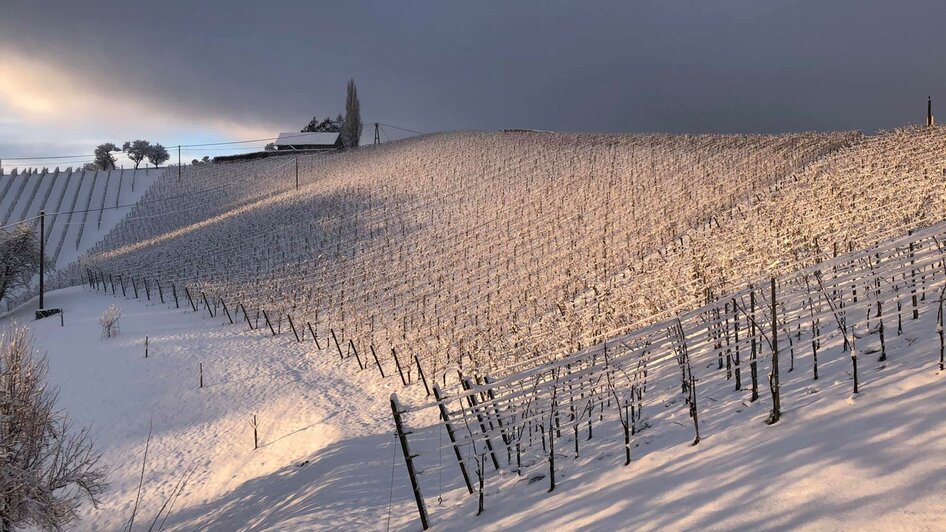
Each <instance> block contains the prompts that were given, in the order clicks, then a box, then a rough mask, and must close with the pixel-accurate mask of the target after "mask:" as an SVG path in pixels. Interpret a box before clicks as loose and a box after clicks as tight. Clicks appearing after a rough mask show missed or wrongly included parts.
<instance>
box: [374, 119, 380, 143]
mask: <svg viewBox="0 0 946 532" xmlns="http://www.w3.org/2000/svg"><path fill="white" fill-rule="evenodd" d="M379 125H380V124H378V123H377V122H375V123H374V144H375V146H377V145H378V144H381V130H380V129H379V128H378V126H379Z"/></svg>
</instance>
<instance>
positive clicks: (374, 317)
mask: <svg viewBox="0 0 946 532" xmlns="http://www.w3.org/2000/svg"><path fill="white" fill-rule="evenodd" d="M862 138H863V137H862V136H861V135H860V134H855V133H830V134H807V133H806V134H791V135H778V136H745V135H696V136H691V135H590V134H589V135H583V134H577V135H576V134H558V133H521V132H517V133H510V132H506V133H450V134H439V135H433V136H427V137H423V138H416V139H412V140H408V141H402V142H398V143H392V144H388V145H383V146H381V147H374V148H370V149H364V150H360V151H358V152H355V153H346V154H340V155H334V156H330V157H325V156H319V157H314V158H302V157H300V158H299V159H298V165H299V167H298V175H299V183H300V186H299V189H298V190H296V188H295V175H296V161H295V160H293V159H277V160H266V161H259V162H254V163H249V164H243V165H218V166H211V167H210V168H206V169H196V170H195V172H196V173H194V174H193V175H190V174H189V175H188V176H186V177H185V179H184V183H183V184H180V185H178V184H177V180H176V176H166V177H165V178H164V179H163V180H162V182H161V183H160V186H157V187H155V188H154V196H153V197H154V199H157V198H158V197H160V196H161V195H166V196H169V197H177V198H179V199H176V200H173V201H167V202H162V203H160V204H159V205H161V207H159V208H160V209H163V210H154V209H155V207H154V205H153V204H149V205H147V207H148V209H151V210H149V211H148V212H150V213H151V214H149V215H148V216H147V218H144V219H141V220H131V221H129V222H128V223H125V224H121V225H119V226H117V227H116V228H115V230H114V231H113V232H112V233H111V234H110V235H108V236H107V237H106V239H105V240H104V241H103V244H102V245H100V246H97V247H96V248H95V249H94V250H93V252H92V253H90V255H89V256H88V257H87V258H86V259H85V260H84V262H83V266H82V267H81V268H78V269H76V270H73V271H71V272H68V273H69V279H70V280H74V279H75V278H77V277H80V276H82V277H86V276H87V275H88V273H89V272H88V270H87V269H86V270H83V269H84V268H91V269H92V270H93V271H94V272H101V273H102V274H110V275H112V277H113V278H116V279H117V276H118V275H121V276H122V277H123V278H125V279H131V278H137V279H148V282H149V283H152V284H156V283H160V284H161V285H163V286H164V287H165V289H168V287H169V286H170V285H171V284H174V285H176V287H177V289H178V290H180V288H181V286H183V285H185V284H186V285H187V286H188V289H189V291H191V292H193V293H195V294H198V293H201V292H203V293H205V294H206V295H207V296H208V297H209V298H210V299H212V300H215V299H216V298H220V297H222V298H224V299H225V301H227V302H228V303H229V304H230V305H231V306H232V307H236V305H237V304H238V303H239V304H241V305H242V306H243V307H245V308H246V309H248V311H249V312H250V313H251V314H254V313H257V312H261V311H266V312H267V315H268V316H270V317H271V318H273V319H282V320H286V319H288V318H287V316H290V315H291V316H292V318H293V319H295V320H296V322H299V323H304V322H311V323H312V324H313V326H314V327H315V328H317V329H319V330H324V331H325V332H328V329H332V330H333V331H334V332H335V333H336V335H337V336H338V338H339V340H340V341H341V342H342V344H343V345H344V344H345V343H347V342H349V341H351V342H352V343H353V344H354V346H355V347H356V348H357V349H358V350H359V351H360V352H362V353H365V352H367V351H368V350H369V349H370V347H371V346H374V347H375V348H376V351H377V353H378V356H379V357H380V358H381V359H382V361H383V362H393V360H392V359H393V356H392V354H391V349H392V348H394V349H396V350H400V351H402V352H404V353H407V354H409V355H416V356H417V357H418V358H419V360H420V361H421V364H422V365H423V366H424V368H425V371H426V372H427V375H428V376H439V375H443V374H446V373H452V372H453V369H452V368H454V367H463V365H464V364H466V365H469V364H473V365H484V364H496V365H501V364H504V363H506V362H508V361H510V360H515V359H516V358H521V357H531V356H532V354H533V353H534V352H536V351H537V350H541V351H544V352H549V353H564V352H568V351H570V350H573V349H575V348H576V347H577V345H578V343H579V342H580V341H581V338H582V336H584V335H588V334H591V333H593V331H594V330H595V329H596V328H599V327H600V325H598V324H597V323H588V322H585V321H584V316H580V315H578V314H576V313H574V312H572V310H571V307H570V306H568V305H566V304H568V303H569V302H571V301H573V300H575V299H581V300H582V301H584V300H588V301H590V303H591V304H592V305H594V304H595V303H596V302H598V301H603V302H606V301H607V298H608V295H607V283H608V281H609V280H610V279H611V278H612V277H614V276H615V275H623V273H622V272H626V271H627V268H628V267H629V266H633V265H635V264H637V263H639V262H640V261H642V260H645V259H646V258H647V257H650V256H653V255H654V254H656V253H657V252H658V250H660V249H662V248H663V247H664V246H665V245H666V244H668V243H670V242H672V241H673V240H674V238H675V237H676V236H677V235H682V234H685V232H686V231H689V230H692V229H693V228H695V227H702V226H704V225H707V224H708V223H710V221H711V220H712V219H713V217H714V215H719V214H720V213H726V212H730V211H731V209H732V208H734V206H736V205H739V204H742V203H744V202H746V201H749V199H750V198H752V197H753V195H754V194H760V195H767V194H768V193H769V189H770V188H771V187H773V186H774V185H775V184H776V183H779V182H781V181H783V180H784V179H786V178H787V176H790V175H793V173H794V172H796V171H800V170H801V169H803V168H804V167H805V166H806V165H808V164H810V163H812V162H813V161H816V160H818V159H819V158H820V157H822V156H824V155H825V154H827V153H831V152H833V151H836V150H838V149H841V148H843V147H845V146H849V145H851V144H856V143H858V142H860V141H861V140H862ZM204 191H207V192H204ZM187 193H190V194H191V195H189V196H186V197H183V198H181V197H180V196H181V195H182V194H187ZM148 198H149V199H152V196H149V197H148ZM132 218H137V217H135V216H133V217H132ZM172 258H173V259H172ZM592 294H595V295H594V296H592ZM599 296H600V297H599ZM609 312H611V311H608V312H602V313H601V315H600V316H599V318H600V319H605V315H606V314H608V313H609ZM621 312H625V311H621ZM612 314H615V315H614V316H613V317H612V318H609V319H613V320H614V321H616V322H626V320H624V318H623V317H622V316H620V315H617V313H613V312H612ZM494 359H495V360H494Z"/></svg>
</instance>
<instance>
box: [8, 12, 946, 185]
mask: <svg viewBox="0 0 946 532" xmlns="http://www.w3.org/2000/svg"><path fill="white" fill-rule="evenodd" d="M942 20H946V3H942V2H934V1H926V0H924V1H901V2H880V1H873V0H867V1H853V0H843V1H835V2H830V3H826V2H817V1H810V0H804V1H792V2H757V1H753V0H723V1H718V2H711V3H707V2H698V1H687V2H674V3H667V2H658V1H648V2H641V1H635V2H616V1H615V2H608V1H604V2H594V3H578V2H561V1H551V2H543V3H541V4H538V5H537V4H534V3H526V2H513V3H509V2H477V3H475V4H468V3H463V4H461V3H453V2H443V3H441V2H408V3H402V2H398V3H391V2H344V3H331V4H328V3H326V4H320V3H313V2H304V1H295V0H286V1H284V2H281V3H279V4H278V5H273V4H267V3H260V2H253V1H232V2H223V1H217V2H210V1H208V2H200V3H196V4H195V3H190V2H160V3H159V4H155V3H145V4H136V3H131V4H129V3H127V2H106V1H88V2H52V1H47V0H33V1H21V0H8V1H6V2H4V8H3V17H2V18H0V158H2V157H6V158H7V159H8V160H7V161H4V163H3V165H4V166H5V167H10V166H12V165H11V163H12V161H9V158H11V157H35V156H49V155H73V154H84V153H89V154H91V151H92V148H93V147H94V146H95V145H96V144H98V143H100V142H104V141H112V142H115V143H117V144H120V143H121V142H123V141H125V140H134V139H136V138H145V139H149V140H154V141H158V142H161V143H163V144H165V145H166V146H173V145H176V144H179V143H183V144H188V143H200V142H215V141H225V140H242V139H251V138H264V137H272V136H275V135H276V134H277V133H278V132H280V131H295V130H298V129H300V128H301V127H302V126H303V125H304V124H305V123H306V122H307V121H308V120H309V118H311V117H312V116H313V115H317V116H320V117H324V116H327V115H332V116H334V115H336V114H338V113H339V112H342V111H343V106H344V89H345V82H346V81H347V80H348V78H350V77H353V78H355V80H356V82H357V83H358V89H359V95H360V97H361V103H362V117H363V119H364V120H365V121H366V122H374V121H380V122H386V123H390V124H394V125H398V126H401V127H406V128H408V129H413V130H418V131H439V130H452V129H500V128H507V127H525V128H537V129H554V130H569V131H667V132H692V133H699V132H781V131H799V130H838V129H861V130H864V131H867V132H870V131H874V130H877V129H884V128H891V127H897V126H900V125H904V124H906V123H918V122H920V121H921V120H922V119H923V116H924V112H925V102H926V96H927V95H928V94H929V95H932V96H933V98H934V104H936V103H937V102H939V101H940V100H942V101H944V102H946V90H944V85H946V68H944V67H946V54H944V52H943V50H946V32H943V31H942V28H941V21H942ZM934 111H935V109H934ZM942 114H943V115H944V117H946V111H944V112H943V113H942ZM369 134H370V132H369ZM223 151H226V150H221V149H214V150H211V149H203V150H198V149H193V150H189V153H185V154H184V159H185V160H190V159H191V158H199V157H201V156H203V155H211V156H213V155H218V154H219V153H221V152H223ZM90 158H91V155H90ZM43 162H44V163H47V164H50V165H55V164H56V162H55V161H43ZM20 166H23V165H20ZM63 166H65V165H63Z"/></svg>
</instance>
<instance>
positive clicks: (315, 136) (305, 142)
mask: <svg viewBox="0 0 946 532" xmlns="http://www.w3.org/2000/svg"><path fill="white" fill-rule="evenodd" d="M338 135H339V133H299V132H291V133H280V134H279V137H277V138H276V143H275V144H276V146H313V145H317V146H334V145H335V143H336V142H338Z"/></svg>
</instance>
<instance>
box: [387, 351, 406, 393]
mask: <svg viewBox="0 0 946 532" xmlns="http://www.w3.org/2000/svg"><path fill="white" fill-rule="evenodd" d="M391 355H392V356H393V357H394V365H395V366H397V372H398V373H399V374H400V375H401V383H403V384H404V386H407V379H405V378H404V370H402V369H401V362H400V361H399V360H398V359H397V351H395V350H394V348H393V347H392V348H391Z"/></svg>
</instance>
